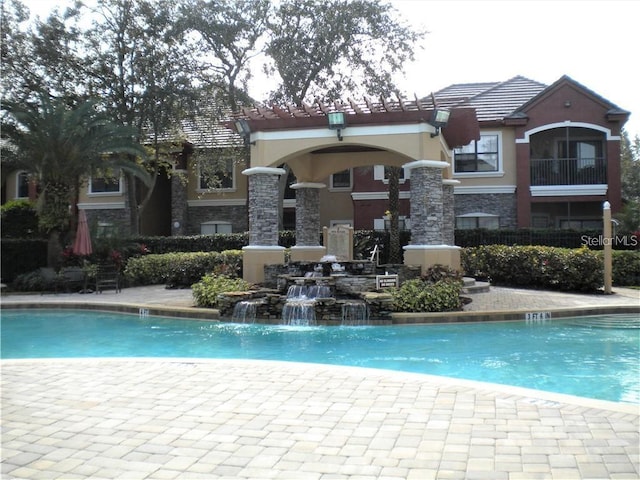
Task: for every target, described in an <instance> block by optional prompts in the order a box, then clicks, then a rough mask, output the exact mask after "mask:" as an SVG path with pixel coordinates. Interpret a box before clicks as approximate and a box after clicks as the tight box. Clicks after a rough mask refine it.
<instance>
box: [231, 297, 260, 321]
mask: <svg viewBox="0 0 640 480" xmlns="http://www.w3.org/2000/svg"><path fill="white" fill-rule="evenodd" d="M259 303H260V302H259V301H255V300H243V301H241V302H238V303H236V304H235V306H234V307H233V316H232V317H231V321H232V322H239V323H255V321H256V316H257V310H258V304H259Z"/></svg>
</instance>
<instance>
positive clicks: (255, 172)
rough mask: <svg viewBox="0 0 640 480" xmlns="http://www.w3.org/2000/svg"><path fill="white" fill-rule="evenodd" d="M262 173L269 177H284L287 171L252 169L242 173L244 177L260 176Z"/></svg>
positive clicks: (262, 168) (281, 169) (280, 169)
mask: <svg viewBox="0 0 640 480" xmlns="http://www.w3.org/2000/svg"><path fill="white" fill-rule="evenodd" d="M261 173H262V174H267V175H284V174H285V173H287V171H286V170H285V169H284V168H273V167H251V168H247V169H245V170H243V171H242V174H243V175H258V174H261Z"/></svg>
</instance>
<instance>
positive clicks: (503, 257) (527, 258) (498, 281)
mask: <svg viewBox="0 0 640 480" xmlns="http://www.w3.org/2000/svg"><path fill="white" fill-rule="evenodd" d="M462 266H463V270H464V271H465V273H466V275H469V276H472V277H475V278H482V279H487V280H489V281H491V283H493V284H495V285H506V286H512V287H531V288H547V289H552V290H564V291H586V292H589V291H595V290H597V289H599V288H600V287H601V286H602V282H603V268H604V267H603V263H602V259H601V256H600V254H599V253H598V252H593V251H591V250H589V249H588V248H586V247H581V248H578V249H565V248H556V247H543V246H524V247H519V246H511V247H510V246H506V245H488V246H483V247H473V248H466V249H463V251H462Z"/></svg>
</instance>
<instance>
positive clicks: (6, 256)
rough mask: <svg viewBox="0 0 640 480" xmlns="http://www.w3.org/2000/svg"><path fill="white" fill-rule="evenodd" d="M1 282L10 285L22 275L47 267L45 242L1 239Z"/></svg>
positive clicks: (24, 239) (39, 240)
mask: <svg viewBox="0 0 640 480" xmlns="http://www.w3.org/2000/svg"><path fill="white" fill-rule="evenodd" d="M0 256H1V257H2V281H3V282H4V283H11V282H13V281H14V280H15V278H16V277H17V276H18V275H20V274H23V273H27V272H32V271H34V270H37V269H38V268H40V267H44V266H46V265H47V240H41V239H35V238H34V239H30V238H20V239H18V238H3V239H2V242H0Z"/></svg>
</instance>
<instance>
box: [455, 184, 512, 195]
mask: <svg viewBox="0 0 640 480" xmlns="http://www.w3.org/2000/svg"><path fill="white" fill-rule="evenodd" d="M453 192H454V193H455V194H457V195H477V194H482V193H515V192H516V186H515V185H474V186H466V187H464V186H463V187H453Z"/></svg>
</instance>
